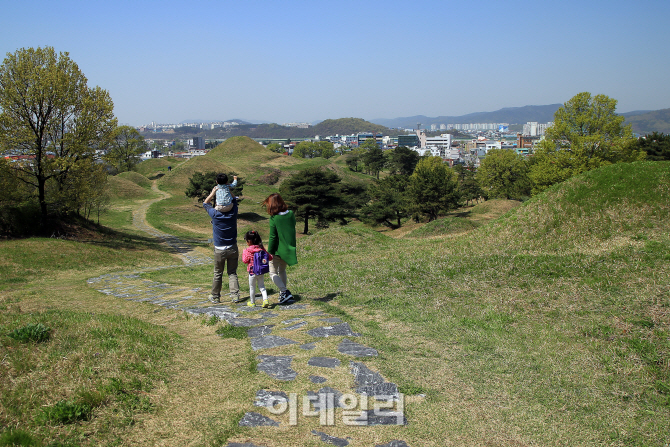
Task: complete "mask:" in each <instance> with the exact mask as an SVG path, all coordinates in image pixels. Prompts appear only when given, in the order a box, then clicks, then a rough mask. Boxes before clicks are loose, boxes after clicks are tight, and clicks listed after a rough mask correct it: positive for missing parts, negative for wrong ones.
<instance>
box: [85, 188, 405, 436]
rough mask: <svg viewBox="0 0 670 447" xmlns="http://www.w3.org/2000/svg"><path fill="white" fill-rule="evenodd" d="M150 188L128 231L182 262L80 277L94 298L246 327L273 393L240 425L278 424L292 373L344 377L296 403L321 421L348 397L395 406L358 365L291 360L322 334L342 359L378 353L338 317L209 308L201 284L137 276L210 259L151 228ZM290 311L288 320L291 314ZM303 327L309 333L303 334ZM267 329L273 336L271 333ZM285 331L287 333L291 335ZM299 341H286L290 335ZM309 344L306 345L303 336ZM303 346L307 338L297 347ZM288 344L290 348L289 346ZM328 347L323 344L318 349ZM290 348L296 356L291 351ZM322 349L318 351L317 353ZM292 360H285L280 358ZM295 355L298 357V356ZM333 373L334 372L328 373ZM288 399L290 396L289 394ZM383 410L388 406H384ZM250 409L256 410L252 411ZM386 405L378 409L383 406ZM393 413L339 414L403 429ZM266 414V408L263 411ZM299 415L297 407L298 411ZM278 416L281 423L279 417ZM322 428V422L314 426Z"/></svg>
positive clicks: (278, 309)
mask: <svg viewBox="0 0 670 447" xmlns="http://www.w3.org/2000/svg"><path fill="white" fill-rule="evenodd" d="M153 188H154V190H155V191H157V192H158V193H159V194H161V195H162V196H163V197H161V198H159V199H155V200H152V201H150V202H147V203H145V204H143V205H141V206H140V207H138V209H137V210H136V211H135V212H134V213H133V224H134V226H135V227H137V228H139V229H141V230H143V231H145V232H146V233H148V234H150V235H152V236H154V237H156V238H158V239H160V240H161V241H162V242H164V243H165V244H166V245H167V246H168V247H170V249H171V250H172V251H173V252H174V253H176V254H177V255H178V256H179V257H181V259H182V262H183V263H182V264H175V265H167V266H163V267H153V268H145V269H137V270H133V271H129V272H118V273H112V274H106V275H101V276H98V277H95V278H91V279H89V280H88V284H89V286H91V287H93V288H95V289H96V290H98V291H99V292H101V293H104V294H106V295H109V296H110V297H114V298H118V299H125V300H129V301H136V302H146V303H151V304H154V305H156V306H159V307H158V308H159V309H160V308H164V309H173V310H176V311H181V312H187V313H189V314H192V315H205V316H208V317H216V318H219V319H221V320H224V321H227V322H228V323H229V324H231V325H233V326H238V327H248V328H249V329H248V331H247V334H248V336H249V343H250V345H251V348H252V349H253V350H254V351H262V352H263V353H262V354H259V355H258V356H257V357H256V359H257V360H258V363H257V370H258V371H259V373H263V374H267V375H268V377H270V378H272V379H275V380H276V381H277V382H276V383H275V384H274V387H275V389H272V390H265V389H262V390H258V391H257V393H256V397H255V400H254V401H252V402H249V411H248V412H247V413H246V414H245V415H244V417H243V418H242V419H241V420H240V421H239V425H240V426H245V427H268V428H266V430H267V429H271V428H272V427H279V426H280V425H282V424H285V422H281V421H280V420H277V417H276V416H275V415H276V414H277V411H276V408H277V406H282V405H283V406H285V407H286V406H287V407H290V406H291V405H297V402H295V401H292V400H291V396H290V395H289V394H287V393H286V392H284V391H282V390H281V387H282V383H285V382H289V381H294V380H295V379H296V377H298V375H300V374H304V375H305V376H306V377H308V378H309V381H310V382H311V383H313V384H324V383H327V382H328V381H329V380H330V378H329V377H331V378H332V377H336V376H337V375H338V374H339V376H337V377H341V376H347V375H351V376H352V379H353V380H351V383H352V384H353V385H352V388H351V389H348V390H337V389H335V388H332V387H329V386H324V387H322V388H320V389H319V390H318V391H313V390H304V393H303V395H301V396H300V398H304V399H305V400H306V401H307V402H308V403H310V405H309V406H310V411H312V412H313V413H312V414H311V415H312V416H314V415H315V414H318V415H320V416H319V417H321V418H322V419H321V420H322V421H323V420H326V419H328V418H330V420H331V422H332V419H333V418H334V411H335V408H341V409H344V408H351V407H350V406H349V407H348V406H347V405H349V403H348V400H351V399H356V400H357V401H358V402H363V400H365V401H366V402H367V401H368V398H370V399H371V400H372V401H375V400H376V401H387V402H399V401H401V400H402V397H401V395H400V393H399V391H398V387H397V385H396V384H394V383H391V382H388V381H386V380H385V379H384V378H383V377H382V375H381V374H379V373H378V372H376V371H373V370H371V369H370V368H368V367H367V366H366V365H365V364H364V363H362V362H360V361H359V362H357V361H349V364H348V365H347V364H346V363H345V364H343V363H342V361H341V360H340V359H341V358H342V357H340V358H337V357H327V356H314V357H311V358H309V360H307V361H306V362H305V361H304V360H300V361H294V357H295V356H296V355H295V354H298V353H299V352H300V350H302V351H305V350H314V349H316V348H318V347H319V345H320V343H319V340H323V339H327V338H330V337H337V338H339V339H340V342H339V344H338V346H337V351H335V350H333V352H332V353H333V354H338V353H339V354H343V355H345V356H351V357H355V358H370V357H376V356H377V355H378V351H377V350H376V349H374V348H372V347H368V346H365V345H364V344H361V343H357V342H354V341H352V340H350V339H349V338H347V337H361V334H359V333H356V332H354V331H353V330H352V329H351V327H350V326H349V323H347V322H342V320H341V319H340V318H339V317H334V316H331V315H328V314H327V313H326V312H323V311H320V310H314V308H313V307H312V305H310V304H305V303H298V302H294V303H291V304H288V305H283V306H278V305H276V306H275V307H273V308H272V309H271V310H270V311H269V310H267V309H263V308H260V307H248V306H247V305H246V303H242V304H233V303H229V304H226V303H223V304H217V305H212V303H210V302H209V301H208V300H207V296H208V293H209V289H208V288H206V287H196V288H188V287H182V286H175V285H172V284H167V283H159V282H156V281H151V280H147V279H144V278H143V277H142V274H143V273H146V272H150V271H156V270H161V269H173V268H177V267H183V266H184V265H188V266H194V265H202V264H211V263H212V262H213V259H212V258H211V257H210V256H207V255H204V254H203V253H202V252H200V251H198V250H197V249H196V248H194V247H193V245H192V244H189V242H188V241H183V240H181V239H179V238H177V237H175V236H172V235H169V234H167V233H164V232H161V231H158V230H156V229H155V228H153V227H151V226H149V225H148V224H147V222H146V211H147V209H148V208H149V206H150V205H151V204H152V203H154V202H156V201H159V200H163V198H165V197H166V196H165V193H163V192H161V191H159V190H158V189H157V188H156V187H155V184H154V186H153ZM300 310H306V311H307V312H308V313H305V314H299V315H297V316H296V315H294V314H293V313H294V312H289V311H300ZM291 314H293V315H291ZM303 328H309V329H308V330H306V331H305V330H303ZM279 329H281V332H282V335H286V336H280V335H277V333H276V332H277V330H279ZM273 332H274V333H273ZM292 334H293V335H292ZM294 336H295V338H296V339H297V340H299V341H296V340H293V339H292V338H291V337H294ZM310 337H311V338H313V339H315V340H309V338H310ZM305 341H307V342H306V343H305ZM292 345H296V346H295V347H291V346H292ZM326 346H328V345H326ZM296 349H298V350H299V351H295V350H296ZM274 350H279V351H278V352H277V354H280V353H281V354H282V355H272V354H273V351H274ZM321 351H323V347H322V348H321ZM287 353H288V354H291V353H294V354H293V355H285V354H287ZM300 358H303V357H300ZM319 371H323V372H324V373H325V372H328V371H332V373H329V374H324V376H326V377H323V376H321V375H317V374H313V373H318V372H319ZM333 374H335V375H333ZM294 399H297V397H295V396H294ZM387 405H388V404H387ZM254 407H256V410H252V409H253V408H254ZM385 408H386V407H385ZM396 409H397V411H395V412H390V411H386V412H383V411H377V409H374V410H373V409H370V408H369V407H368V408H361V409H360V410H355V409H354V410H353V411H348V412H345V411H344V410H342V411H343V414H344V413H347V414H348V416H349V419H348V420H349V421H350V425H351V424H354V425H367V426H370V425H406V424H407V419H406V418H405V416H404V414H403V411H402V410H403V408H402V406H401V404H398V405H396ZM271 410H272V411H271ZM302 410H303V411H305V408H302ZM279 419H281V418H279ZM322 425H324V424H322ZM328 425H334V424H325V426H323V428H322V429H323V430H325V431H328V430H327V429H328ZM325 431H317V430H313V431H312V434H313V435H314V436H317V437H319V438H320V440H321V441H323V442H324V443H326V444H331V445H336V446H347V445H349V443H350V442H351V443H353V444H355V445H356V439H355V433H356V431H352V437H347V438H346V439H345V438H338V437H335V436H331V435H329V434H327V433H326V432H325ZM236 446H240V447H265V446H262V445H256V444H254V443H244V444H241V443H234V442H231V443H229V444H228V445H227V447H236ZM376 447H408V446H407V444H406V443H405V442H404V441H399V440H391V441H389V442H388V443H386V444H379V445H378V446H376Z"/></svg>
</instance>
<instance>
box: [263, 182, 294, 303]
mask: <svg viewBox="0 0 670 447" xmlns="http://www.w3.org/2000/svg"><path fill="white" fill-rule="evenodd" d="M263 206H265V207H266V209H267V211H268V214H269V215H270V242H269V243H268V248H267V251H268V253H270V254H271V255H272V256H273V258H272V261H270V278H271V279H272V282H274V283H275V285H276V286H277V287H279V304H287V303H288V302H289V301H291V300H292V299H293V295H292V294H291V291H290V290H288V289H287V288H286V284H287V282H288V279H287V278H286V267H287V266H289V265H295V264H297V263H298V258H297V256H296V250H295V214H293V211H291V210H289V209H288V206H287V205H286V202H284V199H282V198H281V196H280V195H279V194H277V193H274V194H270V195H269V196H268V198H267V199H265V201H264V202H263Z"/></svg>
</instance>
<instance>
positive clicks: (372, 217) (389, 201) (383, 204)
mask: <svg viewBox="0 0 670 447" xmlns="http://www.w3.org/2000/svg"><path fill="white" fill-rule="evenodd" d="M408 184H409V177H407V176H405V175H390V176H388V177H385V178H383V179H381V180H379V181H377V182H376V183H375V184H373V185H371V186H370V188H369V189H368V194H369V197H370V201H369V203H367V204H366V205H365V206H363V208H362V209H361V218H362V220H363V221H364V222H366V223H369V224H376V225H380V224H381V225H385V226H387V227H389V228H393V229H395V228H399V227H400V226H401V225H402V223H401V219H403V218H405V217H407V209H408V201H407V193H406V189H407V185H408ZM393 221H395V223H394V222H393Z"/></svg>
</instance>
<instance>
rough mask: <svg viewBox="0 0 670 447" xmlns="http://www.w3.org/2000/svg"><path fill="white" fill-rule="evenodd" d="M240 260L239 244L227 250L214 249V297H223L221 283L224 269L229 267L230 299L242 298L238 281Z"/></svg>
mask: <svg viewBox="0 0 670 447" xmlns="http://www.w3.org/2000/svg"><path fill="white" fill-rule="evenodd" d="M238 258H239V251H238V250H237V244H235V245H233V246H232V247H230V248H228V249H226V250H219V249H217V248H216V247H214V280H213V281H212V296H213V297H216V298H220V297H221V282H222V277H223V267H224V265H225V264H228V265H227V269H226V273H227V274H228V287H229V289H230V297H231V298H232V299H237V298H239V296H240V284H239V283H238V281H237V263H238Z"/></svg>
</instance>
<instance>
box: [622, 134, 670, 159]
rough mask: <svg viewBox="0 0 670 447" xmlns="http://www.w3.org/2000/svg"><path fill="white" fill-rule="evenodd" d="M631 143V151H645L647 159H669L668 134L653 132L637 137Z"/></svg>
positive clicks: (669, 136)
mask: <svg viewBox="0 0 670 447" xmlns="http://www.w3.org/2000/svg"><path fill="white" fill-rule="evenodd" d="M631 145H632V150H633V151H635V150H642V151H645V152H646V153H647V159H648V160H652V161H662V160H670V135H666V134H664V133H662V132H661V133H658V132H654V133H651V134H649V135H645V136H643V137H640V138H638V139H637V140H635V141H633V142H632V143H631Z"/></svg>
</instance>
